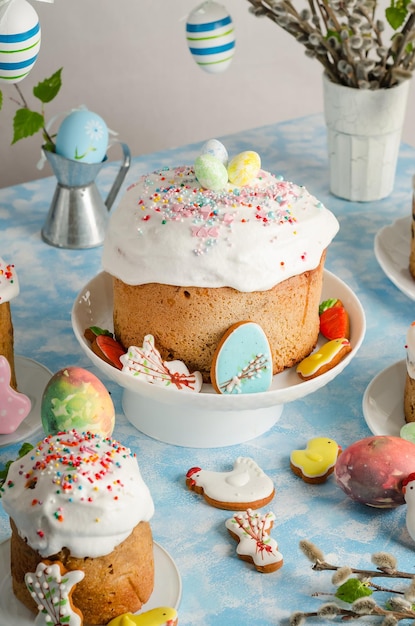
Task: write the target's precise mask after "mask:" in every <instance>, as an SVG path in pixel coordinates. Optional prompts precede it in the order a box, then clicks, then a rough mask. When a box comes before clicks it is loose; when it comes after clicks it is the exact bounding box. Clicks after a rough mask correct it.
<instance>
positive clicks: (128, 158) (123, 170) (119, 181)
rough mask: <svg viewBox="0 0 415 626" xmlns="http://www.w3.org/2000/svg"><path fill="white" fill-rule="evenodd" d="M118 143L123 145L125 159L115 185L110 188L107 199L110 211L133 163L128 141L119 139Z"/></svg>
mask: <svg viewBox="0 0 415 626" xmlns="http://www.w3.org/2000/svg"><path fill="white" fill-rule="evenodd" d="M117 143H119V144H120V145H121V147H122V151H123V155H124V159H123V162H122V164H121V167H120V169H119V170H118V174H117V176H116V177H115V180H114V182H113V185H112V187H111V189H110V190H109V193H108V196H107V199H106V200H105V206H106V207H107V209H108V211H109V210H110V209H111V207H112V205H113V202H114V200H115V198H116V197H117V194H118V192H119V190H120V187H121V185H122V183H123V181H124V178H125V177H126V174H127V172H128V170H129V168H130V164H131V153H130V148H129V147H128V146H127V144H126V143H122V142H121V141H118V142H117Z"/></svg>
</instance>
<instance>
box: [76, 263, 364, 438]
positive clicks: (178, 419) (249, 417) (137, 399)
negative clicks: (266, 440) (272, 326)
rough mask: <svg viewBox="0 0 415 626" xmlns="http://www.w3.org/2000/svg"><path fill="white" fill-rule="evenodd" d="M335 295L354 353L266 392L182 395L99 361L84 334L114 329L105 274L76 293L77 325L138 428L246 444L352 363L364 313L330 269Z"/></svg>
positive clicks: (209, 390) (290, 373)
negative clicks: (315, 373)
mask: <svg viewBox="0 0 415 626" xmlns="http://www.w3.org/2000/svg"><path fill="white" fill-rule="evenodd" d="M333 297H337V298H340V299H341V300H342V302H343V303H344V305H345V307H346V309H347V311H348V313H349V316H350V328H351V336H350V343H351V345H352V351H351V352H350V353H349V354H348V355H347V356H346V357H345V358H344V359H343V360H342V361H341V362H340V363H339V364H338V365H336V367H333V368H332V369H331V370H329V371H328V372H326V373H325V374H322V375H321V376H318V377H316V378H313V379H310V380H307V381H302V380H301V379H300V377H299V376H298V374H297V373H296V371H295V367H292V368H290V369H287V370H285V371H284V372H282V373H281V374H277V375H276V376H274V378H273V382H272V385H271V387H270V389H269V390H268V391H265V392H261V393H252V394H240V395H237V394H235V395H232V394H229V395H222V394H217V393H216V392H215V391H214V390H213V387H212V386H211V385H205V384H204V385H203V387H202V391H201V393H183V392H180V391H179V390H177V389H172V388H171V387H169V388H166V387H164V388H163V387H158V386H156V385H152V384H149V383H146V382H144V381H142V380H140V379H137V378H133V377H131V376H129V375H128V374H125V373H123V372H122V371H120V370H118V369H117V368H115V367H113V366H111V365H109V364H108V363H106V362H105V361H103V360H102V359H100V358H99V357H98V356H97V355H96V354H95V353H94V352H93V351H92V350H91V347H90V344H89V342H88V341H87V340H86V339H85V337H84V332H85V330H86V329H87V328H89V327H90V326H99V327H101V328H106V329H108V330H110V331H112V330H113V321H112V311H113V297H112V279H111V277H110V276H109V275H108V274H106V273H105V272H101V273H100V274H98V275H97V276H96V277H95V278H93V279H92V280H91V281H89V283H88V284H87V285H85V287H84V288H83V289H82V291H81V292H80V293H79V295H78V296H77V298H76V300H75V303H74V305H73V308H72V326H73V330H74V333H75V336H76V338H77V339H78V341H79V344H80V346H81V348H82V350H83V351H84V352H85V354H86V355H87V356H88V358H89V359H90V360H91V361H92V362H93V363H94V365H96V366H97V367H98V369H100V370H101V372H102V373H103V374H105V375H106V376H107V377H108V378H110V379H111V380H113V381H115V382H116V383H118V384H119V385H120V386H121V387H123V388H124V390H125V391H124V396H123V409H124V412H125V414H126V416H127V418H128V419H129V420H130V422H131V423H132V424H133V425H134V426H136V428H138V430H140V431H141V432H144V433H145V434H147V435H149V436H151V437H153V438H155V439H159V440H161V441H164V442H166V443H172V444H174V445H183V446H189V447H203V448H209V447H219V446H226V445H234V444H238V443H242V442H243V441H248V440H250V439H253V438H254V437H257V436H259V435H260V434H262V433H264V432H266V431H267V430H269V429H270V428H271V427H272V426H273V425H274V423H275V422H276V421H277V420H278V419H279V417H280V414H281V411H282V406H283V405H284V404H285V403H286V402H291V401H293V400H297V399H299V398H302V397H304V396H306V395H308V394H310V393H313V392H314V391H316V390H317V389H320V388H321V387H323V386H324V385H327V383H328V382H330V381H331V380H333V379H334V378H335V377H336V376H338V375H339V374H340V373H341V372H342V371H343V369H344V368H345V367H346V366H347V365H348V364H349V363H350V361H351V360H352V359H353V357H354V356H355V355H356V353H357V351H358V349H359V347H360V345H361V343H362V341H363V338H364V335H365V330H366V321H365V314H364V311H363V307H362V305H361V304H360V301H359V299H358V298H357V296H356V295H355V294H354V292H353V291H352V290H351V289H350V288H349V287H348V286H347V285H346V284H345V283H344V282H343V281H341V280H340V279H339V278H337V277H336V276H335V275H334V274H332V273H331V272H328V271H327V270H325V272H324V281H323V293H322V300H325V299H328V298H333ZM324 342H325V340H323V341H321V343H320V342H319V344H318V345H319V346H320V345H322V343H324Z"/></svg>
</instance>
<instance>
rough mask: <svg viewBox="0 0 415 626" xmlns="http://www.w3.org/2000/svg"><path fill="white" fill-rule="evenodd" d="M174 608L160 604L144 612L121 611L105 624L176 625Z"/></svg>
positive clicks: (134, 625) (110, 625) (129, 625)
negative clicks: (120, 613)
mask: <svg viewBox="0 0 415 626" xmlns="http://www.w3.org/2000/svg"><path fill="white" fill-rule="evenodd" d="M178 622H179V620H178V615H177V611H176V609H173V608H172V607H168V606H160V607H158V608H156V609H151V610H150V611H145V612H144V613H139V614H138V615H135V614H134V613H123V614H122V615H118V617H115V618H114V619H112V620H111V621H110V622H109V623H108V624H107V626H177V624H178Z"/></svg>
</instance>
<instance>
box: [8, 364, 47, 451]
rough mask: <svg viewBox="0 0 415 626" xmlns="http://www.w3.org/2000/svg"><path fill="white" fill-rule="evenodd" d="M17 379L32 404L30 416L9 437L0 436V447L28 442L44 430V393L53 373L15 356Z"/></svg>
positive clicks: (42, 366)
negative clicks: (42, 417)
mask: <svg viewBox="0 0 415 626" xmlns="http://www.w3.org/2000/svg"><path fill="white" fill-rule="evenodd" d="M14 361H15V369H16V378H17V384H18V387H19V391H21V392H22V393H24V394H25V395H26V396H28V397H29V398H30V400H31V402H32V408H31V410H30V413H29V415H28V416H27V417H26V419H25V420H23V422H22V423H21V424H20V425H19V427H18V428H17V429H16V430H15V431H14V433H10V434H8V435H0V447H2V446H8V445H10V444H12V443H17V442H19V441H24V440H27V439H28V438H29V437H31V436H32V435H34V434H35V433H36V432H37V431H38V430H39V431H40V430H41V428H42V419H41V415H40V407H41V402H42V396H43V392H44V390H45V387H46V385H47V384H48V382H49V380H50V379H51V377H52V373H51V372H50V371H49V370H48V369H47V368H46V367H45V366H44V365H41V363H38V362H37V361H34V360H33V359H28V358H27V357H24V356H15V358H14Z"/></svg>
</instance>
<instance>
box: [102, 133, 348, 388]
mask: <svg viewBox="0 0 415 626" xmlns="http://www.w3.org/2000/svg"><path fill="white" fill-rule="evenodd" d="M217 143H219V142H217ZM222 152H225V153H226V149H224V150H223V151H222ZM202 156H203V158H204V159H205V161H204V162H200V159H199V158H198V159H196V161H195V165H194V166H182V167H173V168H167V167H166V168H163V169H161V170H159V171H156V172H153V173H151V174H148V175H144V176H142V177H141V179H140V180H138V181H137V182H136V183H134V184H132V185H130V187H129V188H128V189H127V192H126V194H125V195H124V197H123V198H122V199H121V201H120V204H119V206H118V208H117V209H116V210H115V211H114V213H113V214H112V216H111V219H110V223H109V227H108V230H107V235H106V239H105V242H104V251H103V267H104V270H106V272H108V273H109V274H110V275H112V277H113V292H114V314H113V316H114V332H115V336H116V339H117V340H118V341H119V342H120V343H121V344H122V345H123V346H124V347H125V349H126V350H127V349H128V348H129V347H130V346H141V345H142V343H143V338H144V337H145V336H146V335H148V334H151V335H152V336H153V337H154V339H155V344H156V346H157V348H158V350H159V351H160V353H161V355H162V357H163V359H165V360H172V359H177V360H180V361H184V363H185V364H186V365H187V367H188V368H189V370H190V371H195V370H196V371H200V372H201V373H202V375H203V380H204V381H205V382H210V369H211V364H212V359H213V356H214V353H215V350H216V347H217V345H218V344H219V342H220V340H221V338H222V336H223V335H224V333H225V332H226V331H227V330H228V329H229V328H230V327H231V326H232V325H233V324H236V323H239V322H241V321H248V320H249V321H251V322H254V323H256V324H258V325H259V326H261V327H262V329H263V331H264V332H265V334H266V336H267V338H268V341H269V344H270V347H271V352H272V361H273V373H274V374H276V373H278V372H281V371H283V370H284V369H285V368H287V367H291V366H293V365H294V364H296V363H298V362H299V361H301V360H302V359H303V358H304V357H305V356H307V355H308V354H309V353H310V352H311V351H312V350H313V349H314V347H315V345H316V342H317V338H318V333H319V315H318V308H319V303H320V297H321V290H322V281H323V269H324V261H325V255H326V249H327V247H328V245H329V244H330V242H331V241H332V239H333V237H334V236H335V235H336V233H337V231H338V228H339V225H338V222H337V219H336V218H335V217H334V215H333V214H332V213H331V212H330V211H329V210H328V209H326V208H325V207H324V206H323V205H322V203H321V202H319V201H318V200H317V199H316V198H315V197H313V196H312V195H311V194H310V193H309V192H308V191H307V190H306V189H305V188H304V187H300V186H298V185H296V184H294V183H292V182H288V181H285V180H283V179H282V178H281V177H275V176H273V175H272V174H270V173H268V172H266V171H264V170H263V169H261V167H260V158H259V156H258V155H257V153H254V152H245V153H241V154H239V155H237V156H236V157H234V159H232V160H231V161H230V162H229V164H228V163H227V160H226V157H223V155H222V156H221V159H220V158H216V156H212V155H211V154H209V151H207V152H206V154H204V155H203V154H202ZM226 156H227V154H226ZM207 166H209V167H211V168H212V171H213V173H212V171H207V170H208V169H209V168H208V167H207ZM195 172H196V173H195Z"/></svg>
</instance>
